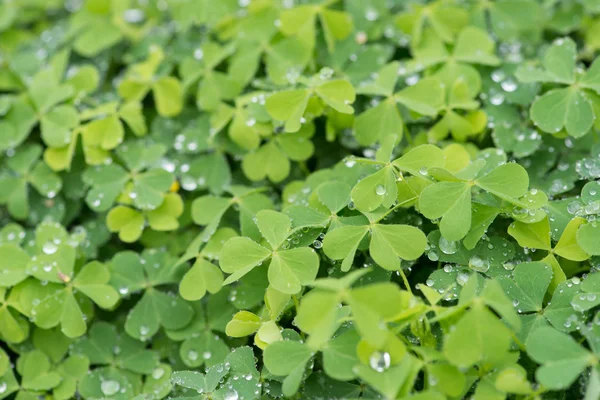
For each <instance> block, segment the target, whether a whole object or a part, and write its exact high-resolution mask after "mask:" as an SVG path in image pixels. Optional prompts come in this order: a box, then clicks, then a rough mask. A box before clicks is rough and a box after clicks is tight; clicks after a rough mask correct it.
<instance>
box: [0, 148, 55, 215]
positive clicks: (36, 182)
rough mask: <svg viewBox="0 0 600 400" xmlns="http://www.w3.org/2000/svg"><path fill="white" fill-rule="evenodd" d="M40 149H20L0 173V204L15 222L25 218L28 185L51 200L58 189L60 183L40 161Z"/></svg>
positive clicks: (27, 205) (27, 211)
mask: <svg viewBox="0 0 600 400" xmlns="http://www.w3.org/2000/svg"><path fill="white" fill-rule="evenodd" d="M41 155H42V148H41V146H39V145H34V144H32V145H23V146H22V147H20V148H19V151H18V152H17V153H16V154H15V155H14V156H12V157H10V158H9V159H8V160H7V161H6V166H7V167H8V168H7V170H5V171H2V172H1V173H0V185H1V186H2V187H3V188H4V189H3V190H2V193H1V194H0V204H4V205H6V207H7V209H8V211H9V213H10V214H11V215H12V216H13V217H14V218H16V219H24V218H26V217H27V215H28V214H29V199H28V198H29V190H30V189H29V185H31V186H33V187H34V188H35V189H36V191H37V192H38V193H39V194H40V195H42V196H44V197H48V198H54V197H55V196H56V195H57V194H58V192H60V190H61V188H62V181H61V179H60V177H59V176H58V175H56V174H55V173H54V172H53V171H52V170H51V169H50V168H48V166H47V165H46V164H45V163H44V162H43V161H41V160H39V158H40V156H41Z"/></svg>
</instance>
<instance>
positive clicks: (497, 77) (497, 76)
mask: <svg viewBox="0 0 600 400" xmlns="http://www.w3.org/2000/svg"><path fill="white" fill-rule="evenodd" d="M491 77H492V80H493V81H494V82H496V83H498V82H502V81H503V80H504V78H506V74H505V73H504V71H502V70H501V69H497V70H495V71H494V72H492V75H491Z"/></svg>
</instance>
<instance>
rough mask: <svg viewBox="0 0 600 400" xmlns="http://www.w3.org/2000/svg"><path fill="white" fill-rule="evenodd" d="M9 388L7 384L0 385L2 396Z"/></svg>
mask: <svg viewBox="0 0 600 400" xmlns="http://www.w3.org/2000/svg"><path fill="white" fill-rule="evenodd" d="M7 388H8V385H7V384H6V382H2V383H0V394H2V393H4V392H6V389H7Z"/></svg>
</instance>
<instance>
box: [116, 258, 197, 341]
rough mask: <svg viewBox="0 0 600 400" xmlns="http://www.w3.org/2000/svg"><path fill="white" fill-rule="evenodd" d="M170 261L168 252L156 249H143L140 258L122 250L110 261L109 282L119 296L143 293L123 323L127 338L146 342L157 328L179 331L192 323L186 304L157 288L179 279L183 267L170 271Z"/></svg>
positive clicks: (177, 297) (190, 310)
mask: <svg viewBox="0 0 600 400" xmlns="http://www.w3.org/2000/svg"><path fill="white" fill-rule="evenodd" d="M174 261H175V260H174V259H173V258H172V257H171V256H170V255H169V254H168V253H166V252H163V253H161V252H159V251H158V250H156V249H148V250H145V251H144V252H143V253H142V254H141V255H138V254H137V253H134V252H132V251H123V252H120V253H117V254H116V255H115V256H114V257H113V259H112V260H111V262H110V271H111V279H110V283H111V285H112V286H113V287H114V288H115V289H117V290H118V291H119V293H120V294H121V296H123V297H126V296H129V295H130V294H132V293H136V292H138V291H143V294H142V297H141V298H140V299H139V301H138V302H137V303H136V305H135V306H133V307H132V308H131V310H130V311H129V313H128V315H127V319H126V321H125V331H126V332H127V334H128V335H129V336H131V337H133V338H136V339H139V340H142V341H144V340H148V339H149V338H151V337H152V336H154V335H155V334H156V333H157V332H158V330H159V328H160V327H161V326H163V327H164V328H165V329H171V330H172V329H180V328H183V327H184V326H185V325H187V324H188V323H189V322H190V321H191V320H192V317H193V315H194V311H193V309H192V307H191V306H190V305H189V304H188V303H187V302H185V301H184V300H183V299H181V298H180V297H179V296H177V294H175V293H172V292H164V291H162V290H160V289H159V287H160V286H164V285H171V284H175V283H177V282H179V281H180V280H181V276H182V275H183V270H182V267H183V265H180V266H179V267H178V268H172V266H173V264H174Z"/></svg>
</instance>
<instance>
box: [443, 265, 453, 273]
mask: <svg viewBox="0 0 600 400" xmlns="http://www.w3.org/2000/svg"><path fill="white" fill-rule="evenodd" d="M444 272H452V265H450V264H446V265H444Z"/></svg>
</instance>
